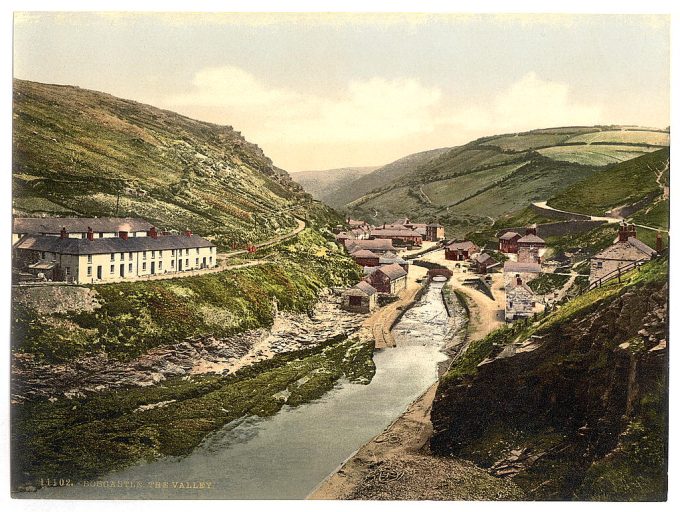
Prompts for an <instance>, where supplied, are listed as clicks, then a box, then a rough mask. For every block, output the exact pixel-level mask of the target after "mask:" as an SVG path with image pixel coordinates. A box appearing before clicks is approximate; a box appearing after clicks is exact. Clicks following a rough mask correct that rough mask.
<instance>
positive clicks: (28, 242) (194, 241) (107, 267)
mask: <svg viewBox="0 0 680 512" xmlns="http://www.w3.org/2000/svg"><path fill="white" fill-rule="evenodd" d="M65 220H66V219H61V223H62V224H65V223H66V222H64V221H65ZM14 266H15V268H16V269H17V270H18V271H19V272H25V273H26V272H27V273H30V274H33V275H35V276H38V275H39V274H42V276H44V277H45V278H46V279H49V280H52V281H65V282H70V283H76V284H84V283H101V282H114V281H121V280H125V279H133V278H138V277H146V276H152V275H158V274H165V273H170V272H186V271H191V270H201V269H209V268H214V267H216V266H217V253H216V247H215V245H214V244H212V243H211V242H210V241H208V240H206V239H205V238H202V237H200V236H197V235H193V234H192V233H191V231H187V232H185V233H184V234H183V235H170V234H165V235H162V234H159V233H158V231H157V230H156V228H155V227H153V226H151V228H150V229H149V230H148V232H146V233H145V235H144V236H135V237H130V236H129V233H128V232H127V231H119V232H118V236H116V237H110V236H107V237H101V238H99V237H95V232H94V231H93V230H90V231H87V232H86V237H85V238H79V237H72V236H69V232H68V231H67V229H66V228H65V227H62V228H61V231H60V233H59V236H52V235H43V234H38V235H34V234H28V235H24V236H23V237H22V238H21V239H20V240H19V241H18V242H17V243H16V244H15V245H14Z"/></svg>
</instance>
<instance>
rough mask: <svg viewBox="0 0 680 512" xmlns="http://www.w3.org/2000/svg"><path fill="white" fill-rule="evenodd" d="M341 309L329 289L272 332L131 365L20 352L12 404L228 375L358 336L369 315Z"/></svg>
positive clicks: (167, 351)
mask: <svg viewBox="0 0 680 512" xmlns="http://www.w3.org/2000/svg"><path fill="white" fill-rule="evenodd" d="M339 305H340V297H339V296H337V295H333V294H332V293H331V292H330V291H326V292H324V293H322V295H321V296H320V298H319V301H318V302H317V304H316V306H315V308H314V309H313V311H311V312H310V313H309V314H291V313H287V312H278V313H277V315H276V319H275V321H274V324H273V325H272V327H271V328H270V329H253V330H250V331H245V332H243V333H239V334H236V335H234V336H230V337H228V338H214V337H202V338H190V339H187V340H183V341H181V342H178V343H176V344H172V345H163V346H160V347H157V348H154V349H152V350H150V351H148V352H146V353H145V354H143V355H141V356H139V357H137V358H135V359H132V360H130V361H121V360H117V359H113V358H111V357H108V356H107V354H105V353H102V354H95V355H92V356H88V357H82V358H78V359H76V360H74V361H70V362H68V363H62V364H48V363H45V362H42V361H40V360H38V359H36V358H35V356H33V355H32V354H26V353H21V352H16V353H14V354H13V356H12V402H13V403H22V402H24V401H26V400H34V399H39V398H48V399H52V400H54V399H57V398H60V397H64V396H65V397H67V398H72V397H77V396H84V395H87V394H91V393H96V392H100V391H104V390H110V389H115V388H124V387H131V386H150V385H153V384H157V383H159V382H162V381H164V380H165V379H167V378H170V377H177V376H188V375H196V374H202V373H219V374H223V375H224V374H228V373H230V372H233V371H236V370H238V369H239V368H242V367H244V366H248V365H250V364H252V363H255V362H257V361H262V360H264V359H268V358H270V357H272V356H273V355H275V354H283V353H286V352H293V351H296V350H300V349H304V348H311V347H314V346H316V345H318V344H319V343H322V342H324V341H326V340H328V339H329V338H332V337H335V336H341V335H345V336H349V335H351V334H353V333H355V332H356V331H357V330H358V329H359V327H360V324H361V321H362V320H363V318H364V316H363V315H358V314H354V313H349V312H346V311H343V310H341V309H340V307H339Z"/></svg>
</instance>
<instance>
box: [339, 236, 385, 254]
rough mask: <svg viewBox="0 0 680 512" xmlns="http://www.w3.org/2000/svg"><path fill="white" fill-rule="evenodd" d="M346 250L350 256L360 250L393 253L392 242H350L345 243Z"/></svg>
mask: <svg viewBox="0 0 680 512" xmlns="http://www.w3.org/2000/svg"><path fill="white" fill-rule="evenodd" d="M346 247H347V250H348V251H349V253H350V254H352V253H353V252H355V251H358V250H361V249H369V250H371V251H394V246H393V245H392V240H390V239H387V240H351V241H350V242H347V245H346Z"/></svg>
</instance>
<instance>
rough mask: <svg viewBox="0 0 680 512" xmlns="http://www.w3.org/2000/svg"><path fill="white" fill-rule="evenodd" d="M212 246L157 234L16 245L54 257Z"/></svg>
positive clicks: (35, 238) (28, 239) (29, 240)
mask: <svg viewBox="0 0 680 512" xmlns="http://www.w3.org/2000/svg"><path fill="white" fill-rule="evenodd" d="M199 247H215V245H214V244H213V243H212V242H210V241H208V240H206V239H205V238H203V237H200V236H198V235H192V236H185V235H160V236H159V237H158V238H153V237H150V236H143V237H132V238H128V239H127V240H124V239H122V238H118V237H114V238H95V239H94V240H87V239H83V238H61V237H58V236H41V235H26V236H25V237H23V238H22V239H21V240H19V242H17V244H16V248H17V249H27V250H33V251H45V252H54V253H57V254H75V255H80V254H110V253H113V252H139V251H161V250H166V249H194V248H199Z"/></svg>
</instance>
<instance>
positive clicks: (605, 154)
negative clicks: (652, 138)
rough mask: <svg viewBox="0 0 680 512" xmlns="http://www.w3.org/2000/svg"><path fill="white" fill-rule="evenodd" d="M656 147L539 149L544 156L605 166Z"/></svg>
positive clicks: (558, 147)
mask: <svg viewBox="0 0 680 512" xmlns="http://www.w3.org/2000/svg"><path fill="white" fill-rule="evenodd" d="M655 150H656V148H646V147H644V146H604V145H602V146H600V145H597V146H554V147H551V148H544V149H539V150H538V152H539V153H540V154H542V155H543V156H547V157H548V158H552V159H553V160H560V161H562V162H573V163H576V164H581V165H594V166H603V165H608V164H612V163H618V162H623V161H625V160H630V159H631V158H635V157H638V156H640V155H643V154H645V153H647V152H650V151H655Z"/></svg>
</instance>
